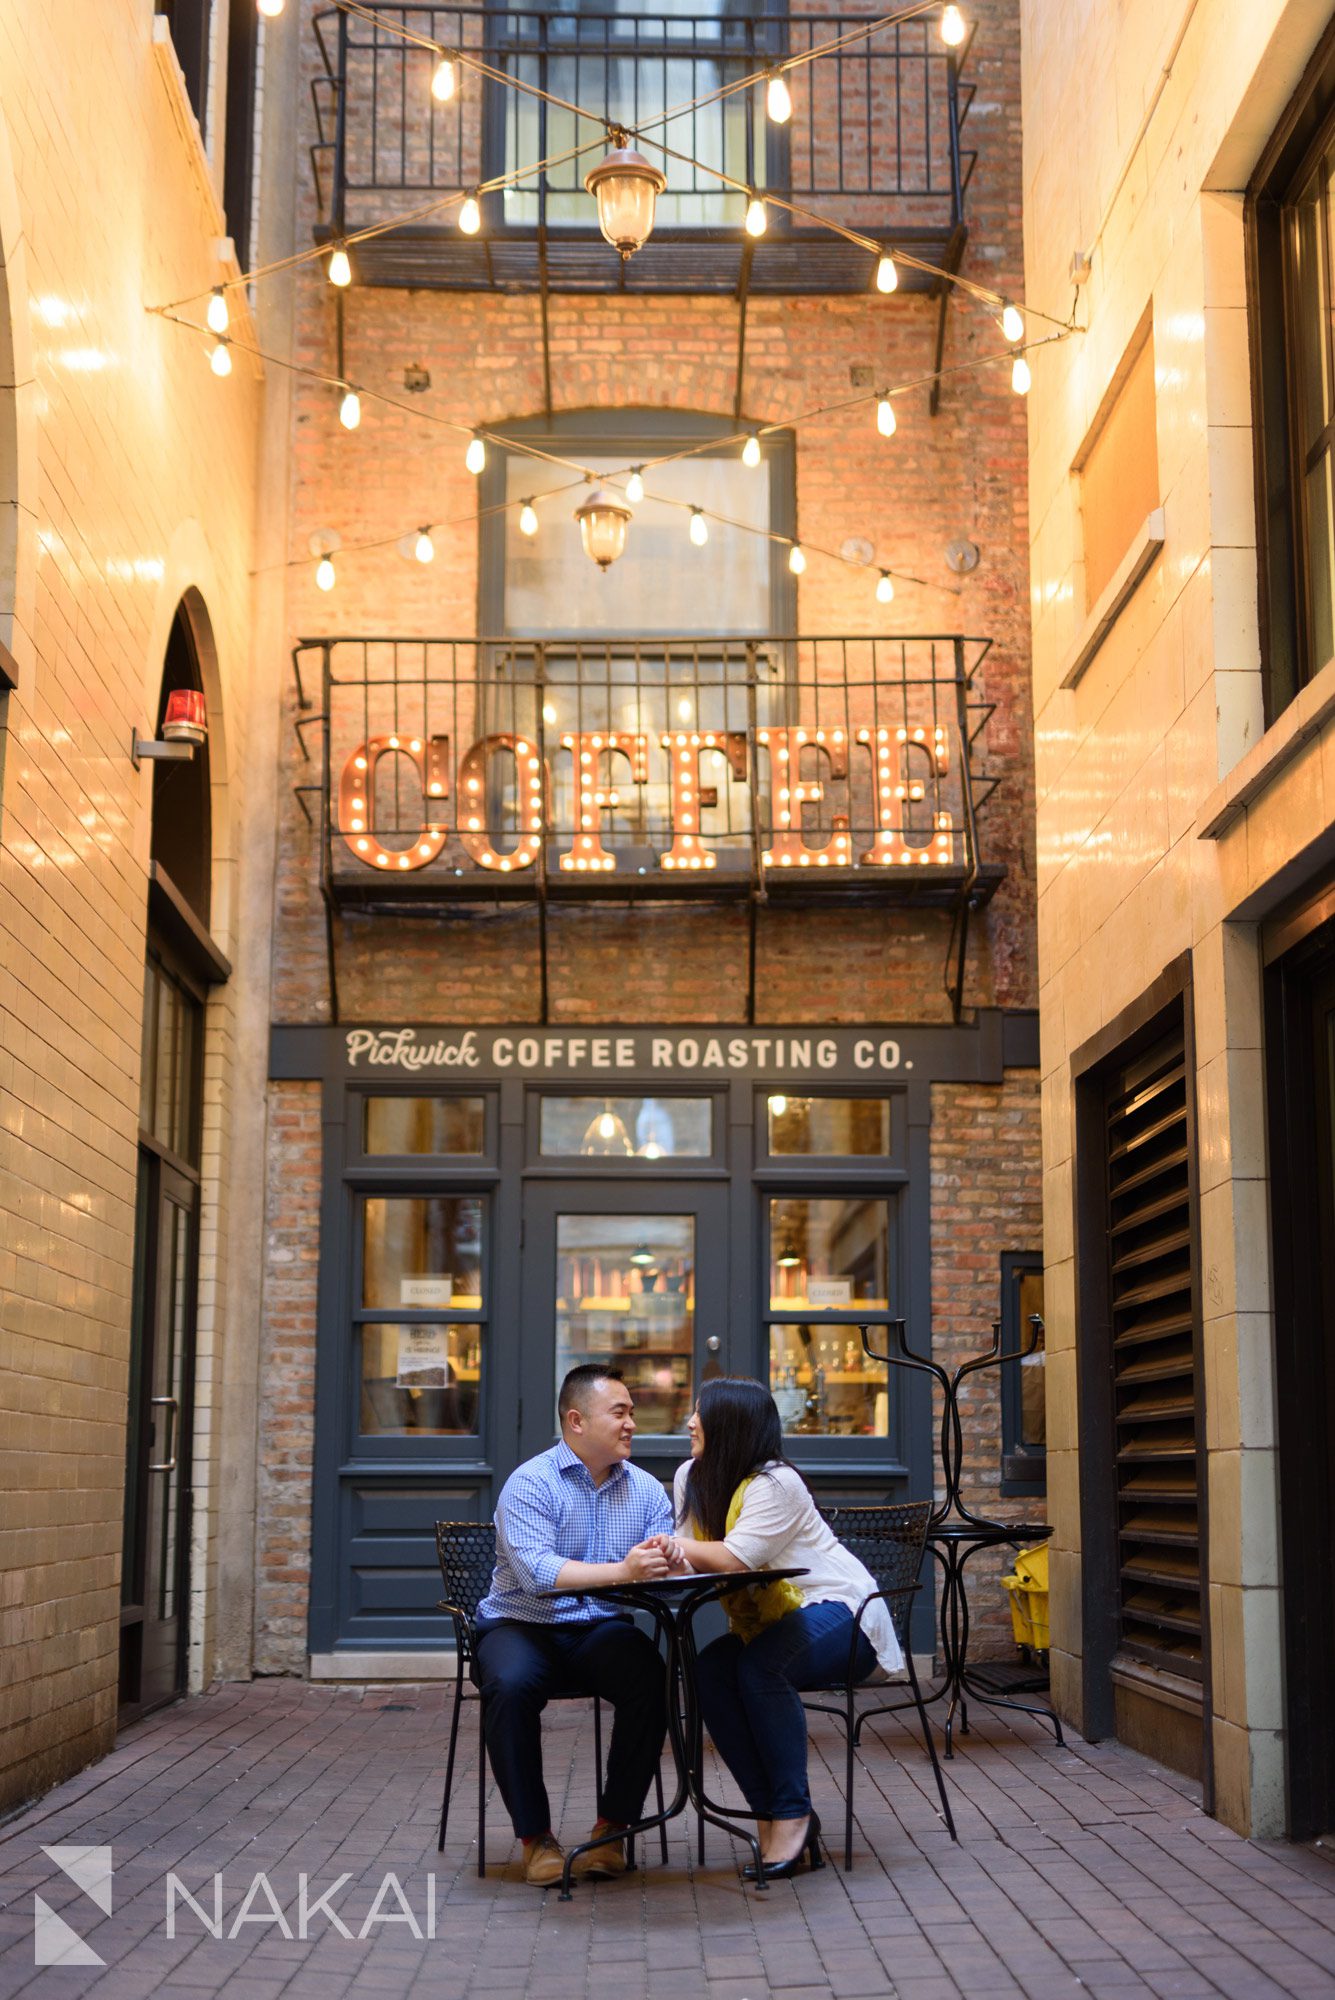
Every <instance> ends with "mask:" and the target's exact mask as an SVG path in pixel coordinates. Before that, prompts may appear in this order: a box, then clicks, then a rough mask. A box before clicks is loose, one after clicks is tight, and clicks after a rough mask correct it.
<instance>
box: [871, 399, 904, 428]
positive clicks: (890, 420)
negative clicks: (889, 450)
mask: <svg viewBox="0 0 1335 2000" xmlns="http://www.w3.org/2000/svg"><path fill="white" fill-rule="evenodd" d="M876 428H877V430H878V431H879V432H880V433H881V436H882V437H883V438H892V437H893V436H894V434H895V432H896V430H897V429H898V428H899V426H898V424H897V422H896V420H895V406H894V404H893V403H892V402H891V401H890V398H889V397H888V396H882V398H881V400H880V402H879V403H878V404H877V405H876Z"/></svg>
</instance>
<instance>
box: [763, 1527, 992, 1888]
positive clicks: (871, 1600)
mask: <svg viewBox="0 0 1335 2000" xmlns="http://www.w3.org/2000/svg"><path fill="white" fill-rule="evenodd" d="M821 1513H822V1515H823V1516H824V1518H825V1519H826V1520H827V1521H828V1522H829V1524H830V1526H831V1528H832V1529H833V1530H834V1532H835V1534H836V1535H837V1536H838V1537H839V1539H840V1541H841V1542H842V1543H843V1545H844V1547H845V1548H846V1549H848V1551H849V1552H850V1554H852V1555H855V1556H856V1557H857V1558H858V1561H859V1562H861V1563H863V1564H864V1565H865V1566H866V1568H867V1569H869V1570H870V1571H871V1574H872V1576H873V1577H874V1579H875V1582H876V1589H875V1591H873V1592H872V1593H870V1594H869V1595H868V1596H867V1597H866V1598H864V1599H863V1601H862V1603H861V1605H860V1606H859V1607H858V1613H857V1624H856V1627H855V1629H854V1632H853V1638H852V1641H851V1642H850V1645H849V1649H848V1671H847V1673H846V1674H845V1676H844V1678H843V1679H842V1680H840V1681H833V1682H831V1683H830V1684H829V1685H828V1686H826V1687H824V1688H818V1689H812V1690H811V1692H812V1693H818V1694H838V1695H842V1697H843V1705H842V1706H841V1707H839V1708H835V1707H832V1706H831V1705H830V1704H829V1703H828V1702H820V1701H809V1700H807V1698H806V1696H807V1692H808V1691H807V1690H805V1689H804V1690H803V1700H802V1705H803V1707H804V1708H806V1709H809V1710H811V1711H813V1712H814V1713H816V1714H818V1715H832V1716H833V1717H834V1718H835V1720H836V1722H838V1723H840V1724H841V1726H842V1728H843V1731H844V1743H845V1749H846V1752H847V1758H846V1764H845V1771H844V1867H845V1868H851V1867H852V1866H853V1770H854V1753H855V1752H856V1750H857V1748H858V1744H859V1742H860V1740H861V1736H862V1731H863V1727H864V1725H865V1724H866V1723H868V1722H870V1721H872V1720H873V1718H874V1717H876V1716H878V1715H893V1714H895V1713H896V1712H898V1711H902V1710H904V1709H906V1708H907V1707H908V1706H909V1704H908V1702H906V1701H889V1702H882V1703H879V1704H878V1705H877V1706H876V1707H874V1708H859V1706H858V1703H857V1696H858V1694H859V1693H860V1692H861V1693H863V1694H865V1693H867V1692H868V1691H869V1690H874V1689H875V1688H876V1687H877V1685H878V1683H876V1682H875V1681H870V1682H869V1681H862V1682H859V1681H855V1680H854V1678H853V1662H854V1659H855V1658H856V1655H857V1642H858V1635H859V1633H860V1631H861V1630H862V1619H863V1616H864V1614H865V1613H866V1611H867V1609H868V1607H869V1606H870V1605H872V1604H875V1603H877V1602H878V1601H879V1602H882V1603H884V1604H885V1605H886V1606H887V1608H888V1609H889V1612H890V1616H891V1619H892V1620H893V1622H894V1627H895V1633H896V1636H897V1637H898V1639H899V1643H900V1646H901V1647H902V1648H903V1652H904V1664H905V1667H906V1669H907V1673H908V1687H909V1691H910V1693H911V1695H912V1698H913V1705H914V1707H916V1709H917V1711H918V1720H919V1722H920V1723H921V1724H922V1734H923V1741H924V1743H925V1744H926V1745H927V1754H928V1756H929V1757H930V1758H931V1760H932V1771H933V1773H934V1775H935V1777H936V1789H937V1791H938V1792H939V1793H940V1795H941V1812H942V1815H943V1817H944V1819H945V1822H946V1826H947V1828H948V1829H949V1832H950V1837H951V1839H952V1840H958V1839H959V1835H958V1834H957V1833H956V1831H955V1816H954V1814H953V1813H952V1812H951V1810H950V1800H949V1798H948V1796H947V1794H946V1780H945V1773H944V1772H943V1771H942V1769H941V1764H940V1760H939V1758H938V1757H937V1754H936V1744H935V1743H934V1742H933V1740H932V1730H931V1724H930V1723H929V1722H928V1719H927V1710H926V1707H925V1706H924V1704H923V1698H922V1689H921V1688H920V1687H919V1685H918V1674H917V1669H916V1668H915V1667H914V1664H913V1652H912V1649H911V1647H910V1644H909V1610H910V1608H911V1606H912V1603H913V1599H914V1596H915V1595H916V1593H917V1591H918V1589H919V1583H918V1572H919V1570H920V1569H921V1568H922V1559H923V1553H924V1551H925V1549H926V1547H927V1530H928V1528H929V1527H930V1525H931V1518H932V1503H931V1501H930V1500H911V1501H906V1502H904V1503H902V1504H901V1505H898V1506H892V1507H822V1509H821Z"/></svg>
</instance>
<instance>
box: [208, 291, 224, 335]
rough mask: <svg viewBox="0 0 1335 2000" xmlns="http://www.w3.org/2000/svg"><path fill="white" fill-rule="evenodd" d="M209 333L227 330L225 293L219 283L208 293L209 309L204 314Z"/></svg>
mask: <svg viewBox="0 0 1335 2000" xmlns="http://www.w3.org/2000/svg"><path fill="white" fill-rule="evenodd" d="M204 317H205V319H206V320H207V321H208V328H209V332H210V333H226V331H227V294H226V292H225V291H224V290H223V288H222V286H221V285H215V286H214V288H213V290H212V291H211V292H210V293H209V309H208V311H207V313H206V314H205V315H204Z"/></svg>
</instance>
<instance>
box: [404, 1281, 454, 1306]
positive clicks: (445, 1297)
mask: <svg viewBox="0 0 1335 2000" xmlns="http://www.w3.org/2000/svg"><path fill="white" fill-rule="evenodd" d="M453 1297H454V1279H453V1278H400V1279H399V1304H400V1305H401V1306H415V1307H418V1308H419V1309H420V1308H421V1307H423V1306H448V1305H449V1304H450V1302H451V1300H452V1299H453Z"/></svg>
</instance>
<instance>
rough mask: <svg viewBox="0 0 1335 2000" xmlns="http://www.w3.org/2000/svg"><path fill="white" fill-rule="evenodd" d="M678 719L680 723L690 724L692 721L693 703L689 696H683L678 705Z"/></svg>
mask: <svg viewBox="0 0 1335 2000" xmlns="http://www.w3.org/2000/svg"><path fill="white" fill-rule="evenodd" d="M677 719H678V721H680V722H689V721H690V719H691V703H690V697H689V696H688V695H683V696H682V697H681V700H680V701H679V702H678V703H677Z"/></svg>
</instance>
